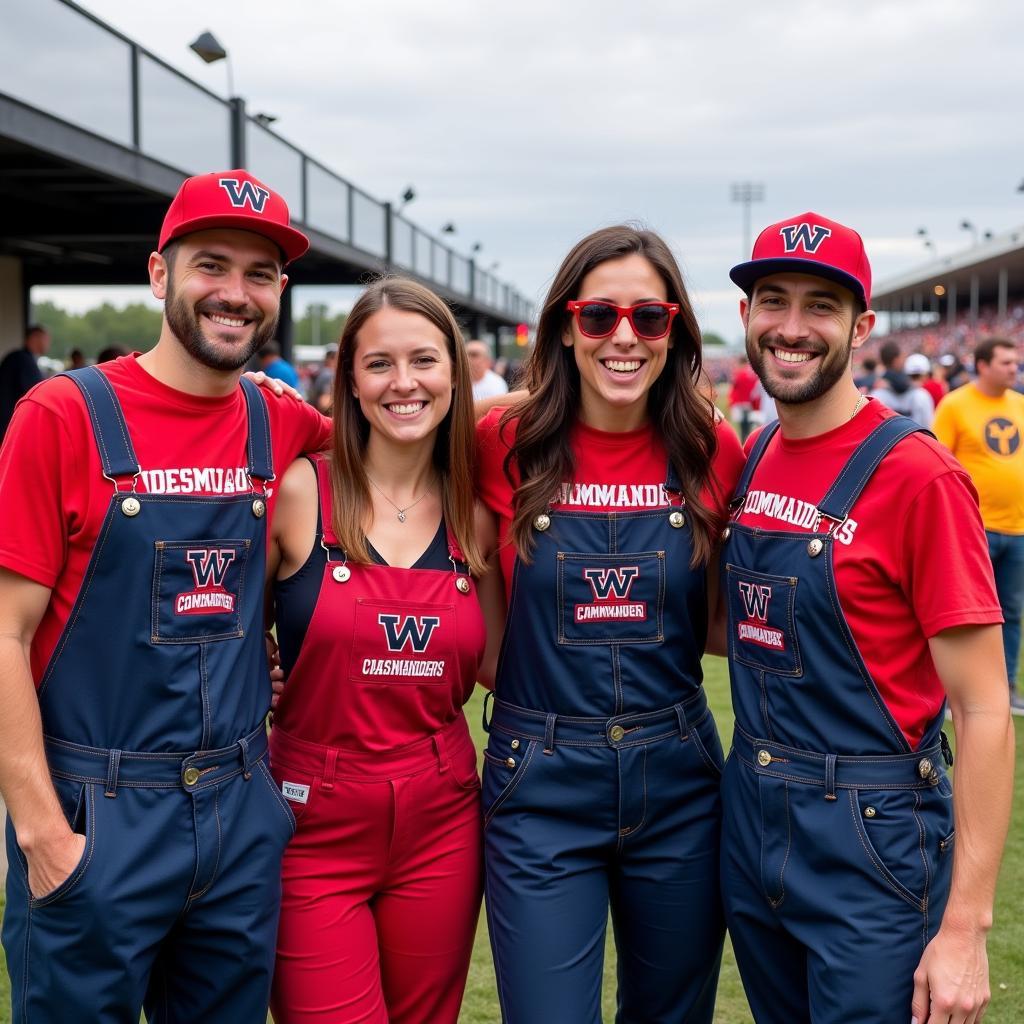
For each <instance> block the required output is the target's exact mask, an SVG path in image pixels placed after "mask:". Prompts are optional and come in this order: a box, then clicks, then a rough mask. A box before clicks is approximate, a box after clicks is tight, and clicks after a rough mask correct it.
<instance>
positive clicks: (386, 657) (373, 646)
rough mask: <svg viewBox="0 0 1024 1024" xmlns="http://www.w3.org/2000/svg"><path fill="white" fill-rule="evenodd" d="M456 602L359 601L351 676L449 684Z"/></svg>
mask: <svg viewBox="0 0 1024 1024" xmlns="http://www.w3.org/2000/svg"><path fill="white" fill-rule="evenodd" d="M456 639H457V638H456V635H455V606H454V605H452V604H430V603H427V602H415V601H357V602H356V618H355V624H354V629H353V630H352V654H351V660H350V661H349V678H350V679H353V680H355V681H356V682H360V683H390V684H392V685H394V684H406V685H409V684H412V685H414V686H424V685H433V686H440V685H442V684H443V685H449V683H448V681H449V680H450V679H451V673H452V672H456V671H457V668H458V666H457V665H456V662H455V656H456V651H457V650H458V646H457V644H456Z"/></svg>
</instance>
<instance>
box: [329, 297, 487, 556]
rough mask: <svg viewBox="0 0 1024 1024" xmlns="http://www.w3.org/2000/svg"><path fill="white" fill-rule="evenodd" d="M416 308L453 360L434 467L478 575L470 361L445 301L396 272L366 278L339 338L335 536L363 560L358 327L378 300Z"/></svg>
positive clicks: (363, 436) (366, 490)
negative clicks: (355, 373) (355, 375)
mask: <svg viewBox="0 0 1024 1024" xmlns="http://www.w3.org/2000/svg"><path fill="white" fill-rule="evenodd" d="M386 306H389V307H391V308H392V309H398V310H402V311H403V312H405V313H416V314H417V315H419V316H421V317H423V318H424V319H425V320H427V321H428V322H429V323H430V324H432V325H433V326H434V327H436V328H437V329H438V330H440V331H441V333H442V334H443V335H444V336H445V340H446V341H447V343H448V355H449V356H450V357H451V361H452V376H453V379H454V387H453V388H452V405H451V408H450V409H449V410H448V415H447V416H445V418H444V419H443V420H442V421H441V424H440V426H439V427H438V430H437V437H436V438H435V439H434V466H435V467H436V469H437V473H438V477H439V479H440V480H441V507H442V508H443V510H444V518H445V523H446V524H447V526H448V529H449V530H450V531H451V533H452V534H453V535H454V537H455V540H456V542H457V543H458V545H459V547H460V548H461V549H462V554H463V557H464V558H465V560H466V562H467V564H468V565H469V568H470V571H471V572H473V573H476V574H478V575H479V574H482V573H483V572H484V571H485V562H484V559H483V556H482V555H481V552H480V547H479V545H478V544H477V541H476V533H475V531H474V521H473V463H472V458H473V447H474V422H473V389H472V385H471V384H470V376H469V360H468V359H467V357H466V347H465V345H464V344H463V341H462V333H461V331H460V330H459V325H458V323H456V321H455V317H454V316H453V315H452V311H451V310H450V309H449V308H448V307H447V305H445V303H444V300H443V299H441V298H439V297H438V296H437V295H435V294H434V293H433V292H432V291H430V289H429V288H424V287H423V285H421V284H417V283H416V282H415V281H410V280H408V279H407V278H401V277H385V278H382V279H380V280H378V281H375V282H374V283H373V284H371V285H370V286H369V287H368V288H367V289H366V291H365V292H363V294H362V295H360V296H359V298H358V299H357V300H356V303H355V305H354V306H353V307H352V311H351V312H350V313H349V315H348V318H347V319H346V321H345V328H344V330H343V331H342V332H341V339H340V340H339V342H338V367H337V370H336V372H335V375H334V450H333V452H332V453H331V494H332V497H333V499H334V500H333V506H334V509H333V525H334V532H335V534H336V535H337V538H338V543H339V544H340V545H341V547H342V548H343V549H344V551H345V553H346V555H347V556H348V558H349V560H350V561H352V562H363V563H367V562H369V561H370V552H369V549H368V548H367V546H366V530H367V528H368V526H369V522H370V515H371V508H372V501H371V496H370V487H369V481H368V479H367V476H366V469H365V467H364V466H363V455H364V453H365V451H366V444H367V441H368V439H369V437H370V424H369V422H368V421H367V419H366V417H365V416H364V415H363V411H362V409H361V408H360V407H359V400H358V399H357V398H356V397H355V396H354V395H353V394H352V382H353V366H354V363H355V351H356V344H357V342H358V338H359V332H360V330H361V329H362V328H363V326H364V325H365V323H366V321H367V320H369V318H370V317H371V316H373V314H374V313H377V312H379V311H380V310H381V309H383V308H384V307H386Z"/></svg>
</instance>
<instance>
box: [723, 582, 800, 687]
mask: <svg viewBox="0 0 1024 1024" xmlns="http://www.w3.org/2000/svg"><path fill="white" fill-rule="evenodd" d="M797 584H798V580H797V577H795V576H769V575H766V574H764V573H759V572H751V571H750V570H749V569H743V568H740V567H739V566H736V565H733V564H731V563H729V564H727V565H726V567H725V586H726V590H727V593H728V602H729V603H728V608H729V656H730V657H731V658H732V659H733V660H734V661H736V662H738V663H739V664H741V665H748V666H749V667H750V668H754V669H758V670H759V671H762V672H770V673H771V674H772V675H777V676H800V675H803V663H802V661H801V658H800V644H799V639H798V637H797V634H796V617H795V608H796V592H797Z"/></svg>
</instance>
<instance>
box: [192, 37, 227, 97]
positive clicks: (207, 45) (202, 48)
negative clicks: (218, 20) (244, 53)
mask: <svg viewBox="0 0 1024 1024" xmlns="http://www.w3.org/2000/svg"><path fill="white" fill-rule="evenodd" d="M188 48H189V49H190V50H191V51H192V52H193V53H194V54H196V55H198V56H199V57H201V58H202V60H203V61H204V62H205V63H207V64H215V63H216V62H217V61H219V60H222V61H224V63H225V65H226V66H227V70H228V99H233V98H234V95H235V76H234V74H233V72H232V70H231V57H230V56H229V54H228V51H227V50H225V49H224V47H223V46H221V44H220V43H219V42H217V39H216V37H215V36H214V34H213V33H212V32H203V33H202V35H200V36H198V37H197V38H196V39H195V40H194V41H193V42H191V43H189V47H188Z"/></svg>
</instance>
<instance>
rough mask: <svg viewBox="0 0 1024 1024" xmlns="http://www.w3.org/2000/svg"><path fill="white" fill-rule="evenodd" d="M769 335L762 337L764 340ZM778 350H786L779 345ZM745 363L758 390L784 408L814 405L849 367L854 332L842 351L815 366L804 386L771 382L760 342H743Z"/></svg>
mask: <svg viewBox="0 0 1024 1024" xmlns="http://www.w3.org/2000/svg"><path fill="white" fill-rule="evenodd" d="M767 337H768V335H764V336H763V337H762V339H761V341H763V340H764V338H767ZM779 347H780V348H785V346H784V345H780V346H779ZM746 348H747V359H748V360H750V366H751V369H753V371H754V373H756V374H757V376H758V379H759V380H760V381H761V387H763V388H764V389H765V391H766V392H767V393H768V394H769V395H771V397H772V398H774V399H775V401H776V402H782V404H783V405H802V404H803V403H804V402H813V401H814V400H815V399H818V398H821V396H822V395H824V394H825V393H826V392H828V391H830V390H831V389H832V387H833V386H834V385H835V384H836V382H837V381H839V380H841V379H842V377H843V375H844V374H845V373H846V371H847V369H848V368H849V366H850V357H851V355H852V353H853V328H852V327H851V328H850V334H849V336H848V337H847V339H846V345H845V346H844V348H843V349H840V350H835V351H833V352H830V353H828V355H826V356H825V357H824V358H823V359H821V360H820V362H819V364H818V369H817V371H816V372H815V374H814V376H813V377H811V379H810V380H808V381H806V382H805V383H803V384H790V383H789V382H787V381H770V380H768V379H767V378H766V376H765V372H764V361H765V358H766V357H765V350H764V348H763V347H762V345H761V342H760V341H755V340H753V339H752V338H751V337H750V336H749V335H747V339H746Z"/></svg>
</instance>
